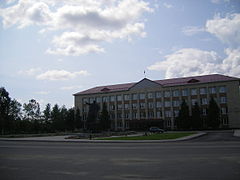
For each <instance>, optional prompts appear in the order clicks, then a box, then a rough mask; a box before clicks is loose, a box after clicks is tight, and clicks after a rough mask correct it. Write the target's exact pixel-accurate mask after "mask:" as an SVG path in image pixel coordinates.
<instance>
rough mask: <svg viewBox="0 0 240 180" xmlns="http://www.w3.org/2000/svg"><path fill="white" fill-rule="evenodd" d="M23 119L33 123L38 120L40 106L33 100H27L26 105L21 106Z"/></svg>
mask: <svg viewBox="0 0 240 180" xmlns="http://www.w3.org/2000/svg"><path fill="white" fill-rule="evenodd" d="M23 111H24V112H25V119H27V120H30V121H34V120H38V119H39V118H40V105H39V103H38V102H37V101H36V100H35V99H31V100H29V102H28V104H26V103H24V104H23Z"/></svg>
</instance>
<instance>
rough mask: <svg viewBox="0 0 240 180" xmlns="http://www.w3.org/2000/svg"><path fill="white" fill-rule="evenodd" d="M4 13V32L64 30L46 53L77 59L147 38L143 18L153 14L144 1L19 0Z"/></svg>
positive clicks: (3, 10)
mask: <svg viewBox="0 0 240 180" xmlns="http://www.w3.org/2000/svg"><path fill="white" fill-rule="evenodd" d="M1 11H2V13H1V16H2V17H3V25H4V27H5V28H7V27H10V26H13V25H17V26H18V28H24V27H27V26H29V25H38V26H41V27H42V29H41V30H40V32H41V33H44V32H46V31H49V30H51V31H59V30H61V32H63V33H62V34H61V35H59V36H58V37H55V38H54V39H53V45H54V48H49V49H48V50H47V52H48V53H51V54H61V55H74V56H78V55H81V54H85V53H90V52H104V48H103V47H101V46H100V44H101V42H111V41H112V40H114V39H123V38H126V39H128V40H130V39H131V37H132V36H134V35H136V36H140V37H144V36H145V34H146V33H145V32H144V20H143V19H141V16H142V14H143V13H144V12H152V11H153V10H152V9H151V8H149V4H148V3H147V2H145V1H143V0H102V1H98V0H91V1H87V0H69V1H67V0H58V1H57V0H19V2H18V3H17V4H15V5H12V6H10V7H8V8H4V9H1Z"/></svg>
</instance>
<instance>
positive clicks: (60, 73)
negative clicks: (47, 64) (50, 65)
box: [36, 70, 89, 81]
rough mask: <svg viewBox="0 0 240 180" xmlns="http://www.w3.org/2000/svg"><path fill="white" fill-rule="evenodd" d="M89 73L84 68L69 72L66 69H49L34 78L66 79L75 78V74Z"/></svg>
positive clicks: (83, 74)
mask: <svg viewBox="0 0 240 180" xmlns="http://www.w3.org/2000/svg"><path fill="white" fill-rule="evenodd" d="M87 75H89V73H88V72H87V71H85V70H82V71H77V72H69V71H66V70H49V71H46V72H44V73H42V74H39V75H38V76H37V77H36V78H37V79H38V80H51V81H56V80H68V79H73V78H76V77H77V76H87Z"/></svg>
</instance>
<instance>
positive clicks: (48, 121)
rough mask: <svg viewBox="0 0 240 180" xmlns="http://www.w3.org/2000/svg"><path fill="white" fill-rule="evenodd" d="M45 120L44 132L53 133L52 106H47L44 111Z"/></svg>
mask: <svg viewBox="0 0 240 180" xmlns="http://www.w3.org/2000/svg"><path fill="white" fill-rule="evenodd" d="M43 118H44V127H43V129H44V131H46V132H51V131H52V129H51V128H52V127H51V126H52V120H51V104H49V103H48V104H47V105H46V107H45V109H44V110H43Z"/></svg>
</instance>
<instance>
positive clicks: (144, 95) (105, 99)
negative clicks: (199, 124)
mask: <svg viewBox="0 0 240 180" xmlns="http://www.w3.org/2000/svg"><path fill="white" fill-rule="evenodd" d="M217 90H218V92H219V93H225V92H226V87H225V86H220V87H209V88H208V90H207V88H205V87H204V88H199V89H197V88H192V89H182V90H173V91H163V92H161V91H159V92H149V93H140V94H124V95H116V96H104V97H97V98H84V99H83V102H84V103H86V102H90V103H93V101H96V102H98V103H99V102H101V101H103V102H109V101H110V102H115V101H122V100H125V101H128V100H138V99H140V100H143V99H145V98H148V99H153V98H154V97H156V98H161V97H171V96H173V97H179V96H180V94H181V96H188V95H197V94H198V92H199V94H201V95H203V94H207V92H209V93H210V94H216V93H217Z"/></svg>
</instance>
